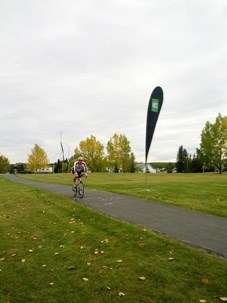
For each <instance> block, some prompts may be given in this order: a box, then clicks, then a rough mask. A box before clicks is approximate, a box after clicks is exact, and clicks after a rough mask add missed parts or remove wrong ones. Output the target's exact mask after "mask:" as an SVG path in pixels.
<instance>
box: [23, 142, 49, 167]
mask: <svg viewBox="0 0 227 303" xmlns="http://www.w3.org/2000/svg"><path fill="white" fill-rule="evenodd" d="M47 166H48V159H47V154H46V152H45V151H44V150H43V149H42V148H41V147H39V145H38V144H35V146H34V148H33V149H32V150H31V154H30V155H28V163H27V168H28V169H30V170H31V171H32V172H36V171H37V170H38V169H41V168H46V167H47Z"/></svg>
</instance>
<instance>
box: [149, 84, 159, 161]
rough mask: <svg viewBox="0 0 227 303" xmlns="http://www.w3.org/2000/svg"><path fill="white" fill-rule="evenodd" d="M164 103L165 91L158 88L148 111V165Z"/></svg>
mask: <svg viewBox="0 0 227 303" xmlns="http://www.w3.org/2000/svg"><path fill="white" fill-rule="evenodd" d="M162 103H163V90H162V88H161V87H160V86H157V87H156V88H155V89H154V90H153V92H152V94H151V97H150V100H149V103H148V109H147V127H146V154H145V163H147V156H148V152H149V149H150V145H151V141H152V138H153V135H154V131H155V126H156V123H157V120H158V116H159V113H160V111H161V108H162Z"/></svg>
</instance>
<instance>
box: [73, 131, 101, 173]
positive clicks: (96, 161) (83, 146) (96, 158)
mask: <svg viewBox="0 0 227 303" xmlns="http://www.w3.org/2000/svg"><path fill="white" fill-rule="evenodd" d="M80 155H81V156H83V157H84V159H85V161H86V164H87V166H88V168H89V170H91V171H95V172H100V171H103V170H104V164H105V161H104V159H105V154H104V146H103V145H102V144H101V143H100V142H99V141H98V140H97V139H96V137H95V136H93V135H91V136H90V138H87V139H86V140H84V141H81V142H80V144H79V149H78V148H76V149H75V160H76V159H77V158H78V156H80Z"/></svg>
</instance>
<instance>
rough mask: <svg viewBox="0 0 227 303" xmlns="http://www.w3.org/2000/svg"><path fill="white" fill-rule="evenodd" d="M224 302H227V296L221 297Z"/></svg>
mask: <svg viewBox="0 0 227 303" xmlns="http://www.w3.org/2000/svg"><path fill="white" fill-rule="evenodd" d="M219 299H220V300H221V301H222V302H227V297H220V298H219Z"/></svg>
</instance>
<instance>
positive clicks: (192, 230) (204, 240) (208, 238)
mask: <svg viewBox="0 0 227 303" xmlns="http://www.w3.org/2000/svg"><path fill="white" fill-rule="evenodd" d="M5 176H6V178H7V179H9V180H11V181H13V182H17V183H23V184H27V185H31V186H34V187H38V188H41V189H43V190H45V191H48V192H53V193H57V194H60V195H63V196H65V197H67V198H70V199H73V193H72V189H71V186H67V185H59V184H47V183H40V182H34V181H30V180H25V179H22V178H18V177H16V176H14V175H9V174H8V175H5ZM77 202H78V203H80V204H82V205H86V206H88V207H90V208H92V209H95V210H97V211H99V212H102V213H105V214H107V215H109V216H111V217H114V218H117V219H120V220H123V221H127V222H131V223H135V224H140V225H143V226H145V227H147V228H150V229H152V230H153V231H156V232H158V233H162V234H165V235H168V236H171V237H173V238H175V239H177V240H180V241H182V242H184V243H186V244H189V245H191V246H194V247H199V248H202V249H205V250H206V251H208V252H212V253H215V254H217V255H219V256H222V257H224V258H227V218H221V217H216V216H212V215H206V214H201V213H198V212H193V211H188V210H184V209H181V208H177V207H173V206H166V205H163V204H160V203H153V202H147V201H143V200H139V199H136V198H132V197H128V196H124V195H119V194H113V193H108V192H101V191H96V190H88V189H86V191H85V197H84V198H83V199H82V200H81V199H78V200H77Z"/></svg>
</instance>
